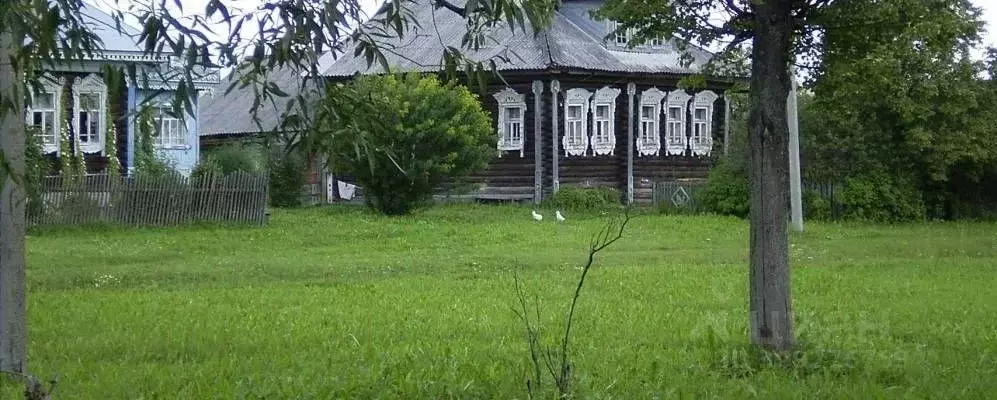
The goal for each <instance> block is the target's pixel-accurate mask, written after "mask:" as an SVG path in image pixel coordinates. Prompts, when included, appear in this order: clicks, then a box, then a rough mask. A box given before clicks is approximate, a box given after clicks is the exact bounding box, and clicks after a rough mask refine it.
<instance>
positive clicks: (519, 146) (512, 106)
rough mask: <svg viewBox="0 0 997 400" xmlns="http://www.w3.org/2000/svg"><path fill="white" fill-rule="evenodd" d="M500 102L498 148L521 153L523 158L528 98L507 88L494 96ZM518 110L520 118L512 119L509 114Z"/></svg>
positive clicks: (497, 128)
mask: <svg viewBox="0 0 997 400" xmlns="http://www.w3.org/2000/svg"><path fill="white" fill-rule="evenodd" d="M493 96H494V97H495V101H497V102H498V113H499V115H498V126H497V127H496V130H497V131H498V141H497V142H496V147H497V148H498V150H499V151H500V153H499V155H501V152H502V151H517V150H518V151H519V156H520V157H523V155H524V154H523V153H524V149H525V146H524V144H525V142H526V140H525V138H526V132H525V131H526V96H525V95H523V94H519V93H518V92H516V91H515V90H513V89H512V88H505V89H503V90H502V91H500V92H498V93H495V94H494V95H493ZM512 110H518V113H519V116H518V118H510V116H509V113H510V111H512Z"/></svg>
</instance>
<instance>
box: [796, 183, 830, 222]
mask: <svg viewBox="0 0 997 400" xmlns="http://www.w3.org/2000/svg"><path fill="white" fill-rule="evenodd" d="M803 218H804V219H808V220H815V221H828V220H830V219H831V201H830V200H828V199H826V198H824V197H823V196H821V194H820V193H819V192H817V191H816V190H812V189H811V190H804V191H803Z"/></svg>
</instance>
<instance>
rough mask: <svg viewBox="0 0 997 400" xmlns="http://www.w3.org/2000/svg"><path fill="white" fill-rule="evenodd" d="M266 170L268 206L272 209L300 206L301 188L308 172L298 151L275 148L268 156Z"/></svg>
mask: <svg viewBox="0 0 997 400" xmlns="http://www.w3.org/2000/svg"><path fill="white" fill-rule="evenodd" d="M268 163H269V166H268V168H267V171H268V174H269V179H268V185H269V188H268V191H269V193H270V205H272V206H274V207H299V206H301V188H302V187H303V186H304V185H305V171H307V170H308V165H307V163H306V160H305V157H304V156H302V155H301V152H300V151H296V150H293V151H290V152H288V151H285V150H284V149H282V148H279V147H276V148H274V149H272V150H270V152H269V154H268Z"/></svg>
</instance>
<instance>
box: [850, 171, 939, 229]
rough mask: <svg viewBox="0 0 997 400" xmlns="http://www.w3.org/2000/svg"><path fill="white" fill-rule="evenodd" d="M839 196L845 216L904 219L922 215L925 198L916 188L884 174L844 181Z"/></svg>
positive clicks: (917, 218)
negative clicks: (923, 198)
mask: <svg viewBox="0 0 997 400" xmlns="http://www.w3.org/2000/svg"><path fill="white" fill-rule="evenodd" d="M838 198H839V201H840V202H841V207H842V212H843V215H842V217H843V218H845V219H854V220H862V221H874V222H905V221H917V220H923V219H924V218H925V207H924V201H923V200H922V198H921V192H920V191H919V190H918V189H917V187H916V186H914V185H913V184H911V183H909V182H908V181H905V180H901V179H899V178H897V177H896V176H892V175H889V174H886V173H868V174H866V175H863V176H861V177H856V178H850V179H848V180H846V181H845V183H844V185H843V187H842V189H841V192H840V194H839V197H838Z"/></svg>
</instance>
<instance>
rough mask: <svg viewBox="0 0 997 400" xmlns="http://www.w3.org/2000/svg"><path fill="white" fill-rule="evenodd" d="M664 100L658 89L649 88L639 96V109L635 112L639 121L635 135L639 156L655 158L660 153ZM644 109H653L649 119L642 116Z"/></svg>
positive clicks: (663, 93) (662, 93) (663, 95)
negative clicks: (662, 103) (662, 105)
mask: <svg viewBox="0 0 997 400" xmlns="http://www.w3.org/2000/svg"><path fill="white" fill-rule="evenodd" d="M664 98H665V92H662V91H660V90H658V88H650V89H647V90H644V91H643V92H641V94H640V108H638V110H637V112H638V114H637V115H638V116H639V121H640V126H638V133H637V154H638V155H639V156H655V157H657V156H658V154H659V153H660V152H661V101H662V100H663V99H664ZM644 107H653V110H652V114H651V116H650V117H647V116H646V115H645V114H644ZM649 128H650V129H649Z"/></svg>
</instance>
